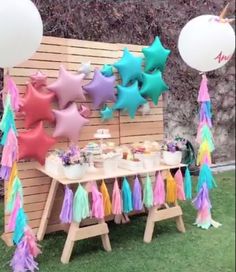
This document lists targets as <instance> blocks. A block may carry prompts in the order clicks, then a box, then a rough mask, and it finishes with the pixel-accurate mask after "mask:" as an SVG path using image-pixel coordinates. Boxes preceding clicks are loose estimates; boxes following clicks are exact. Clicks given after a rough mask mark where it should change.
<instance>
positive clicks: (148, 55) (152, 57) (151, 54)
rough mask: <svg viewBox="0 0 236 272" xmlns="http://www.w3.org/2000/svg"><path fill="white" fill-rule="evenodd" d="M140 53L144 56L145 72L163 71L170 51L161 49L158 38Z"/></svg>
mask: <svg viewBox="0 0 236 272" xmlns="http://www.w3.org/2000/svg"><path fill="white" fill-rule="evenodd" d="M142 52H143V54H144V56H145V72H149V71H152V70H154V69H159V70H161V71H162V72H163V71H164V69H165V66H166V60H167V58H168V56H169V54H170V50H169V49H166V48H164V47H163V45H162V43H161V41H160V39H159V37H156V38H155V40H154V42H153V43H152V45H151V46H149V47H147V48H143V49H142Z"/></svg>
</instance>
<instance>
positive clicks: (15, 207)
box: [7, 193, 22, 231]
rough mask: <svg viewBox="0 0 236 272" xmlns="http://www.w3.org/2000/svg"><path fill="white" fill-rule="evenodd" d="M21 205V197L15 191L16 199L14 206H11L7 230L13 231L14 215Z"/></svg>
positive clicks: (14, 224)
mask: <svg viewBox="0 0 236 272" xmlns="http://www.w3.org/2000/svg"><path fill="white" fill-rule="evenodd" d="M21 207H22V205H21V197H20V194H19V193H17V196H16V200H15V203H14V208H13V210H12V212H11V214H10V217H9V221H8V225H7V229H8V230H9V231H14V229H15V226H16V217H17V214H18V211H19V209H20V208H21Z"/></svg>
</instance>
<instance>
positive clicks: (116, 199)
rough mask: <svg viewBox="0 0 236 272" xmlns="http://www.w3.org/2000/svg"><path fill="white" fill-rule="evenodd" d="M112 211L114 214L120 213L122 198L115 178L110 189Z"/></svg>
mask: <svg viewBox="0 0 236 272" xmlns="http://www.w3.org/2000/svg"><path fill="white" fill-rule="evenodd" d="M112 213H113V214H115V215H119V214H122V198H121V191H120V188H119V185H118V181H117V179H116V180H115V182H114V186H113V191H112Z"/></svg>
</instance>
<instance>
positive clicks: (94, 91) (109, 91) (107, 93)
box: [83, 69, 116, 108]
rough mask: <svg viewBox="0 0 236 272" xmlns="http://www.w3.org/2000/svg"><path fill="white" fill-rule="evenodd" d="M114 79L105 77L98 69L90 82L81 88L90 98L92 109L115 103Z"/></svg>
mask: <svg viewBox="0 0 236 272" xmlns="http://www.w3.org/2000/svg"><path fill="white" fill-rule="evenodd" d="M114 85H115V77H114V76H111V77H105V76H104V75H103V74H102V73H101V72H100V71H99V70H98V69H96V70H95V72H94V77H93V79H92V81H91V82H90V83H89V84H87V85H85V86H83V88H84V90H85V91H86V93H87V94H88V95H89V96H91V98H92V101H93V106H94V108H99V107H100V106H103V105H104V104H105V103H106V102H108V101H115V100H116V96H115V87H114Z"/></svg>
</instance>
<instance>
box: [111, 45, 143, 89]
mask: <svg viewBox="0 0 236 272" xmlns="http://www.w3.org/2000/svg"><path fill="white" fill-rule="evenodd" d="M114 67H115V68H116V69H117V70H118V72H119V74H120V76H121V80H122V85H123V86H126V85H127V84H128V83H129V82H130V81H133V80H138V79H140V77H141V74H142V58H140V57H135V56H134V55H133V54H131V53H130V52H129V50H128V49H127V48H125V49H124V51H123V56H122V58H121V59H120V60H119V61H117V62H116V63H115V64H114Z"/></svg>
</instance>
